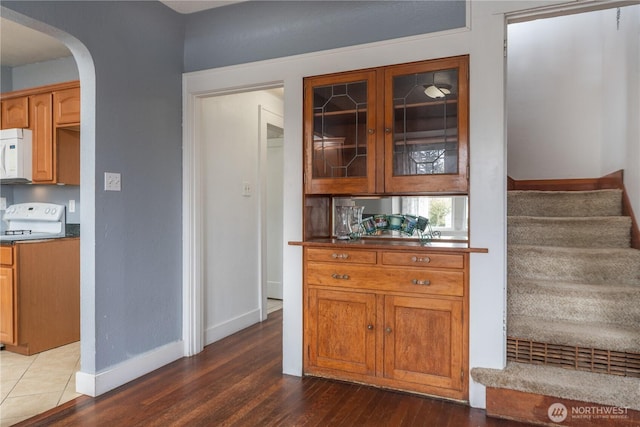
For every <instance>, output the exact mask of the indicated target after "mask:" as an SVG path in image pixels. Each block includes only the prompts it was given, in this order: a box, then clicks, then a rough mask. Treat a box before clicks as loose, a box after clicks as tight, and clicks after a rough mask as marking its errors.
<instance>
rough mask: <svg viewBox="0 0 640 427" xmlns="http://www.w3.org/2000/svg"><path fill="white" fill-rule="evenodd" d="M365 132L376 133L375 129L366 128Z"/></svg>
mask: <svg viewBox="0 0 640 427" xmlns="http://www.w3.org/2000/svg"><path fill="white" fill-rule="evenodd" d="M367 132H369V135H373V134H374V133H376V130H375V129H368V130H367Z"/></svg>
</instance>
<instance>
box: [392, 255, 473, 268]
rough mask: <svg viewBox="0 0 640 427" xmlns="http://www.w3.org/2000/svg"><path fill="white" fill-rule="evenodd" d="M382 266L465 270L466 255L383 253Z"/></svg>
mask: <svg viewBox="0 0 640 427" xmlns="http://www.w3.org/2000/svg"><path fill="white" fill-rule="evenodd" d="M382 264H384V265H402V266H408V267H435V268H464V255H462V254H431V253H425V252H399V251H396V252H383V253H382Z"/></svg>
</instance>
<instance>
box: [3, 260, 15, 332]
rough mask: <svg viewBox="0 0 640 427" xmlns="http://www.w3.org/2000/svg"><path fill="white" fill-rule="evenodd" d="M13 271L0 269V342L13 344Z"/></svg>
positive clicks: (5, 268) (4, 268)
mask: <svg viewBox="0 0 640 427" xmlns="http://www.w3.org/2000/svg"><path fill="white" fill-rule="evenodd" d="M14 302H15V300H14V292H13V269H12V268H7V267H0V342H2V343H4V344H15V338H16V337H15V312H14Z"/></svg>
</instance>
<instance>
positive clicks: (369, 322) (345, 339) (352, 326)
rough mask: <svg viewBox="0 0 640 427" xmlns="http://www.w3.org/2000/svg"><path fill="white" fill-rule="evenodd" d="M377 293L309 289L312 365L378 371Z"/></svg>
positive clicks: (353, 370)
mask: <svg viewBox="0 0 640 427" xmlns="http://www.w3.org/2000/svg"><path fill="white" fill-rule="evenodd" d="M375 316H376V296H375V294H368V293H358V292H348V291H345V292H343V291H332V290H325V289H313V288H312V289H309V318H308V333H309V343H308V345H309V348H308V358H309V366H312V367H313V366H315V367H319V368H328V369H336V370H341V371H345V372H353V373H357V374H371V375H373V374H374V373H375V360H376V359H375V353H376V348H375V346H376V336H375V326H376V323H375Z"/></svg>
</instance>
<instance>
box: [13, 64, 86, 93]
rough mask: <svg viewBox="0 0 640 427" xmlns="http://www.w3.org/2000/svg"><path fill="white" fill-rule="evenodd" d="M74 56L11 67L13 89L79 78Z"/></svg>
mask: <svg viewBox="0 0 640 427" xmlns="http://www.w3.org/2000/svg"><path fill="white" fill-rule="evenodd" d="M79 78H80V77H79V76H78V67H77V66H76V61H75V60H74V59H73V56H68V57H66V58H58V59H53V60H51V61H43V62H37V63H35V64H28V65H22V66H19V67H13V68H11V89H10V90H20V89H27V88H31V87H36V86H43V85H48V84H53V83H61V82H68V81H71V80H78V79H79Z"/></svg>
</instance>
